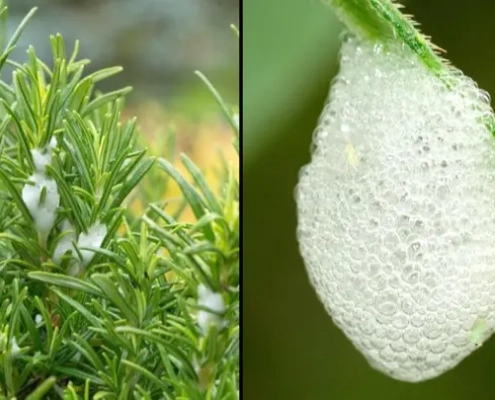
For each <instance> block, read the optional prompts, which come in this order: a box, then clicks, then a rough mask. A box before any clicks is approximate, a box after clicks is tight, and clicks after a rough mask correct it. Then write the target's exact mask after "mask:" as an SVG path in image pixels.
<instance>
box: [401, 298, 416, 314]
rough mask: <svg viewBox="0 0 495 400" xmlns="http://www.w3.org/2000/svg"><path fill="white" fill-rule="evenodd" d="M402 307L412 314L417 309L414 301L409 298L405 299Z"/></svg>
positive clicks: (405, 311) (406, 312)
mask: <svg viewBox="0 0 495 400" xmlns="http://www.w3.org/2000/svg"><path fill="white" fill-rule="evenodd" d="M400 308H401V309H402V311H404V313H405V314H408V315H412V314H414V311H415V310H416V307H415V305H414V303H413V302H412V301H411V300H409V299H403V300H402V301H401V303H400Z"/></svg>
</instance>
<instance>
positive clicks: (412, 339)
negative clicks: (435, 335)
mask: <svg viewBox="0 0 495 400" xmlns="http://www.w3.org/2000/svg"><path fill="white" fill-rule="evenodd" d="M419 337H420V335H419V333H418V331H417V330H416V329H413V328H409V329H407V330H406V331H405V332H404V333H403V334H402V338H403V339H404V342H406V343H408V344H415V343H417V342H418V340H419Z"/></svg>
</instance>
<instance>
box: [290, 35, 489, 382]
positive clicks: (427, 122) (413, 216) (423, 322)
mask: <svg viewBox="0 0 495 400" xmlns="http://www.w3.org/2000/svg"><path fill="white" fill-rule="evenodd" d="M454 75H455V78H454V79H455V86H454V88H453V89H449V88H447V87H446V85H445V84H444V83H443V82H442V81H441V80H440V79H438V78H437V77H435V76H433V75H432V74H431V73H430V72H428V71H427V70H426V68H425V67H424V66H423V65H422V64H421V63H420V62H419V61H418V60H417V58H416V57H415V56H414V55H413V54H412V53H410V51H409V50H408V49H403V48H396V49H394V48H391V49H389V51H386V50H385V49H381V50H380V51H376V49H375V48H374V47H373V45H372V44H370V43H366V42H360V41H358V40H357V39H355V38H348V39H347V40H346V41H345V43H344V45H343V48H342V62H341V70H340V72H339V75H338V76H337V78H336V79H335V81H334V82H333V85H332V88H331V92H330V97H329V101H328V103H327V104H326V106H325V108H324V110H323V113H322V115H321V118H320V121H319V124H318V128H317V129H316V132H315V136H314V150H313V154H312V159H311V162H310V164H308V165H307V166H305V167H304V168H303V169H302V171H301V174H300V180H299V184H298V187H297V190H296V198H297V207H298V238H299V242H300V250H301V254H302V256H303V259H304V261H305V264H306V267H307V271H308V274H309V277H310V280H311V282H312V284H313V286H314V287H315V289H316V292H317V293H318V295H319V297H320V299H321V301H322V302H323V304H324V305H325V307H326V309H327V310H328V312H329V313H330V315H331V316H332V318H333V320H334V322H335V323H336V324H337V325H338V326H339V327H340V328H341V329H342V330H343V331H344V332H345V333H346V334H347V336H348V337H349V339H350V340H351V341H352V342H353V343H354V345H355V346H356V347H357V348H358V349H359V350H360V351H361V352H362V353H363V354H364V355H365V356H366V358H367V359H368V360H369V362H370V364H371V365H372V366H373V367H375V368H377V369H379V370H380V371H383V372H384V373H386V374H389V375H391V376H393V377H394V378H396V379H401V380H406V381H421V380H425V379H430V378H433V377H435V376H437V375H439V374H441V373H443V372H444V371H446V370H449V369H451V368H453V367H454V366H455V365H457V364H458V363H459V362H460V361H461V360H462V359H463V358H465V357H466V356H467V355H469V354H470V353H471V352H472V351H473V350H474V349H475V348H476V347H477V345H478V344H479V343H480V342H481V341H483V340H486V339H487V338H488V337H489V336H490V335H491V333H492V332H493V331H494V329H495V285H494V284H493V281H494V279H495V246H494V243H495V200H494V199H495V151H494V143H493V138H492V134H491V132H490V131H489V130H488V129H487V127H486V126H485V124H484V123H482V122H481V119H482V118H485V119H486V118H487V117H488V118H490V117H492V111H491V109H490V106H489V102H488V96H487V95H486V93H484V92H482V91H481V90H479V89H478V88H477V87H476V85H475V83H474V82H473V81H472V80H470V79H469V78H467V77H465V76H463V75H462V74H460V73H455V74H454ZM481 319H482V320H483V324H482V325H479V324H478V325H476V333H475V335H474V336H475V337H476V340H471V339H470V338H472V337H473V333H472V329H471V328H470V327H472V326H474V325H475V323H476V321H479V320H481ZM480 326H481V328H480ZM384 331H386V332H389V333H388V334H387V335H386V336H383V335H381V334H380V332H384ZM481 331H483V332H481Z"/></svg>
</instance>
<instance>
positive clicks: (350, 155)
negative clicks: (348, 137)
mask: <svg viewBox="0 0 495 400" xmlns="http://www.w3.org/2000/svg"><path fill="white" fill-rule="evenodd" d="M345 153H346V155H347V163H348V164H349V165H350V166H351V167H353V168H357V166H358V165H359V158H358V155H357V152H356V149H355V148H354V146H353V145H352V143H347V144H346V146H345Z"/></svg>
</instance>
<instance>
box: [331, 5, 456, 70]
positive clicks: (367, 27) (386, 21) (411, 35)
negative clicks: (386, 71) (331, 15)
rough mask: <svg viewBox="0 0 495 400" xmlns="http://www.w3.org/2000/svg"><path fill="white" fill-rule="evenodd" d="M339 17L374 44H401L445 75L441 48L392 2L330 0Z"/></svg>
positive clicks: (430, 68) (352, 29)
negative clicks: (375, 42)
mask: <svg viewBox="0 0 495 400" xmlns="http://www.w3.org/2000/svg"><path fill="white" fill-rule="evenodd" d="M330 4H331V5H332V6H334V8H335V9H336V14H337V16H338V17H339V18H340V19H341V20H342V21H343V22H344V23H345V24H346V26H347V27H348V29H349V30H350V31H351V32H352V33H354V34H356V35H358V36H361V37H366V38H368V39H371V40H373V41H377V42H382V43H384V44H386V43H387V42H399V43H402V44H404V45H406V46H407V47H409V48H410V49H411V50H412V51H413V52H414V53H415V54H416V55H417V56H418V58H419V59H420V60H421V61H422V63H423V64H424V65H425V66H426V67H427V68H428V70H430V71H431V72H433V73H434V74H435V75H438V76H440V75H442V76H444V75H445V72H446V66H447V64H446V63H445V61H444V60H443V59H442V58H441V57H440V56H439V55H438V52H439V51H441V49H440V48H439V47H437V46H435V45H434V44H433V43H431V41H430V40H429V38H428V37H426V36H424V35H423V34H421V32H419V30H418V29H416V27H415V25H416V23H415V22H414V21H413V20H412V18H411V17H410V16H407V15H405V14H403V13H402V12H401V11H400V9H399V8H400V5H398V4H395V3H394V2H393V1H391V0H330Z"/></svg>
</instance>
